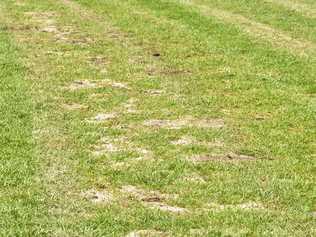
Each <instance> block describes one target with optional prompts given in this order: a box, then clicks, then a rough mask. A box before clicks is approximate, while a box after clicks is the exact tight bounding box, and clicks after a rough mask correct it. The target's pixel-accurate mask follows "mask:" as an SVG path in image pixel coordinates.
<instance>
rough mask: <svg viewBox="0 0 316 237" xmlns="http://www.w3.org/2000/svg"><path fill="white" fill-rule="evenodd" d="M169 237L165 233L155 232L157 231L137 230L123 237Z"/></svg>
mask: <svg viewBox="0 0 316 237" xmlns="http://www.w3.org/2000/svg"><path fill="white" fill-rule="evenodd" d="M167 236H169V235H168V234H167V233H165V232H161V231H157V230H137V231H133V232H130V233H129V234H127V235H126V236H125V237H167Z"/></svg>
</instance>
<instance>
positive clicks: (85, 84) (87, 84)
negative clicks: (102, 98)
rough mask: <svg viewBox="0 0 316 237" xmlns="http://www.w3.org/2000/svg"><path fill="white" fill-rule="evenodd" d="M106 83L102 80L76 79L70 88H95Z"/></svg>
mask: <svg viewBox="0 0 316 237" xmlns="http://www.w3.org/2000/svg"><path fill="white" fill-rule="evenodd" d="M103 86H104V84H103V83H101V82H100V81H88V80H82V81H79V80H77V81H74V82H72V83H71V85H70V86H69V87H68V88H69V89H70V90H72V91H74V90H81V89H94V88H99V87H103Z"/></svg>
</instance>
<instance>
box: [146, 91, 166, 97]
mask: <svg viewBox="0 0 316 237" xmlns="http://www.w3.org/2000/svg"><path fill="white" fill-rule="evenodd" d="M164 93H165V92H164V91H163V90H157V89H151V90H146V94H149V95H152V96H159V95H162V94H164Z"/></svg>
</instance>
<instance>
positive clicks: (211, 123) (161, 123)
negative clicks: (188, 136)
mask: <svg viewBox="0 0 316 237" xmlns="http://www.w3.org/2000/svg"><path fill="white" fill-rule="evenodd" d="M144 125H145V126H150V127H158V128H166V129H182V128H185V127H197V128H222V127H224V121H223V120H222V119H195V118H190V117H185V118H182V119H178V120H156V119H153V120H147V121H145V122H144Z"/></svg>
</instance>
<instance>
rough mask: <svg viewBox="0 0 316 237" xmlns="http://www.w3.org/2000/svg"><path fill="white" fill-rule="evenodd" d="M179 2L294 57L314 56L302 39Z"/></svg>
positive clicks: (239, 17) (309, 44)
mask: <svg viewBox="0 0 316 237" xmlns="http://www.w3.org/2000/svg"><path fill="white" fill-rule="evenodd" d="M180 2H181V3H183V4H187V5H190V6H193V7H196V8H197V9H199V10H200V11H201V13H202V14H204V15H207V16H212V17H216V18H218V19H219V20H222V21H225V22H227V23H230V24H235V25H237V26H238V27H240V28H241V29H242V30H243V31H245V32H246V33H247V34H249V36H251V37H255V39H257V40H265V41H267V42H269V43H271V44H272V45H274V46H275V47H278V48H283V49H286V50H288V51H289V52H292V53H293V54H296V55H300V56H308V55H315V52H316V45H315V44H314V43H312V42H309V41H306V40H302V39H300V40H298V39H294V38H292V37H291V36H289V35H287V34H285V33H284V32H282V31H279V30H277V29H274V28H272V27H270V26H268V25H265V24H262V23H259V22H255V21H252V20H250V19H248V18H246V17H244V16H242V15H239V14H235V13H231V12H228V11H225V10H221V9H216V8H213V7H208V6H207V5H201V4H197V3H196V2H194V1H191V0H182V1H180Z"/></svg>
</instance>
